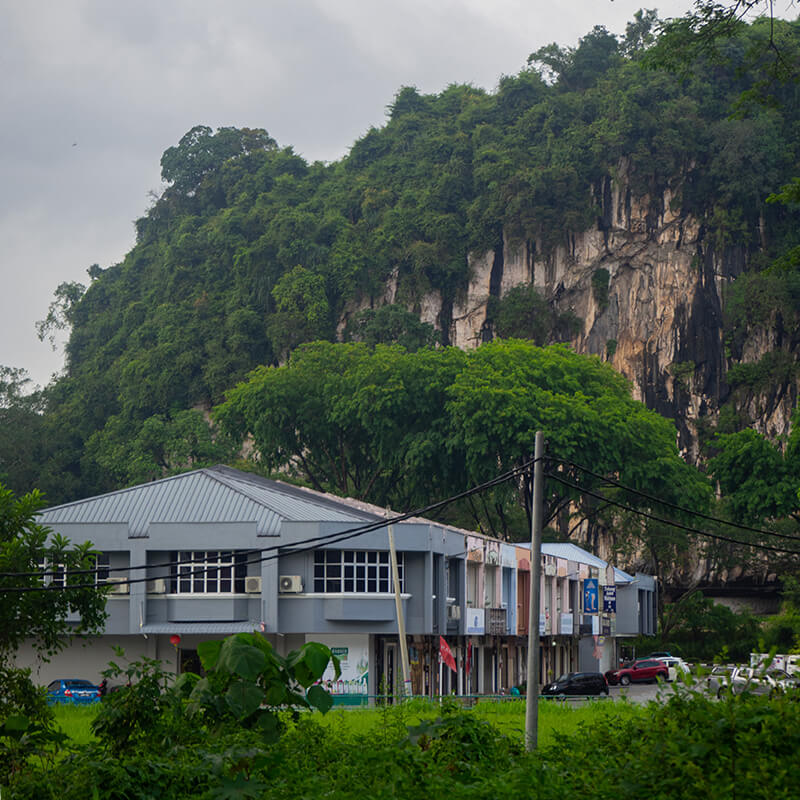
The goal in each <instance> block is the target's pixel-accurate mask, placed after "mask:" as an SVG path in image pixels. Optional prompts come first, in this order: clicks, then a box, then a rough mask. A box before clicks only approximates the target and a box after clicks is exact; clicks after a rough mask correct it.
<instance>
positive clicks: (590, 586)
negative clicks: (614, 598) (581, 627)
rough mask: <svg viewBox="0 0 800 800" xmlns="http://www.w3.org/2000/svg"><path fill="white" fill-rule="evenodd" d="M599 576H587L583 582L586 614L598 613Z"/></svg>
mask: <svg viewBox="0 0 800 800" xmlns="http://www.w3.org/2000/svg"><path fill="white" fill-rule="evenodd" d="M597 597H598V584H597V578H587V579H586V580H585V581H584V582H583V611H584V613H585V614H597V613H598V611H599V610H600V608H599V606H598V599H597Z"/></svg>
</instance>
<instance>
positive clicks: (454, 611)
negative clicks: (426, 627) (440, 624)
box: [447, 606, 461, 620]
mask: <svg viewBox="0 0 800 800" xmlns="http://www.w3.org/2000/svg"><path fill="white" fill-rule="evenodd" d="M447 619H452V620H457V619H461V606H447Z"/></svg>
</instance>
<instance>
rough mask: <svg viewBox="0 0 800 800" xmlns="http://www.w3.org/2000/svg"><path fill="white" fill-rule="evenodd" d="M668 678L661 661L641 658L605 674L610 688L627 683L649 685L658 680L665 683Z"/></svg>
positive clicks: (665, 668)
mask: <svg viewBox="0 0 800 800" xmlns="http://www.w3.org/2000/svg"><path fill="white" fill-rule="evenodd" d="M668 678H669V670H668V669H667V667H666V665H665V664H664V662H663V661H659V660H658V659H656V658H642V659H639V660H638V661H634V662H633V663H632V664H629V665H628V666H626V667H623V668H622V669H618V670H615V671H612V672H607V673H606V679H607V680H608V682H609V683H610V684H611V685H612V686H615V685H616V684H618V683H619V684H621V685H622V686H627V685H628V684H629V683H649V682H655V681H657V680H659V679H661V680H664V681H665V680H667V679H668Z"/></svg>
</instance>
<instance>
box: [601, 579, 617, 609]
mask: <svg viewBox="0 0 800 800" xmlns="http://www.w3.org/2000/svg"><path fill="white" fill-rule="evenodd" d="M603 612H604V613H605V614H616V613H617V587H616V586H604V587H603Z"/></svg>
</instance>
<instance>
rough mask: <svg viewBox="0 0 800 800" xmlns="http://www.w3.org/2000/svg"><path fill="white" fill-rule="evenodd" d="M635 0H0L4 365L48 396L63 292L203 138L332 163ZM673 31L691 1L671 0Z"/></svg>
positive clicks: (108, 250) (619, 23) (668, 11)
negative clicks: (187, 145)
mask: <svg viewBox="0 0 800 800" xmlns="http://www.w3.org/2000/svg"><path fill="white" fill-rule="evenodd" d="M641 5H642V4H641V3H639V2H628V1H627V0H615V1H614V2H612V0H548V1H547V2H545V0H402V2H399V1H398V0H392V2H385V1H384V0H316V2H315V1H314V0H226V1H225V2H222V1H221V0H218V2H211V1H210V0H135V2H134V0H127V2H125V0H121V1H120V2H113V3H112V2H108V0H48V2H44V0H25V2H20V0H0V69H2V75H3V80H2V82H1V83H0V109H2V112H1V113H2V125H0V189H1V191H0V269H2V278H3V280H2V291H1V292H0V326H2V327H1V328H0V364H3V365H6V366H13V367H22V368H24V369H26V370H27V371H28V373H29V374H30V376H31V378H32V379H33V380H34V381H35V382H36V383H38V384H41V385H43V384H45V383H47V382H48V381H49V380H50V377H51V375H52V374H53V373H55V372H57V371H59V370H60V369H61V368H62V367H63V352H62V349H61V348H59V349H58V350H57V351H56V352H53V350H52V349H51V348H50V345H49V344H48V343H47V342H40V341H39V340H38V339H37V337H36V331H35V327H34V325H35V322H36V321H37V320H40V319H43V318H44V317H45V316H46V315H47V309H48V305H49V303H50V300H51V299H52V296H53V292H54V290H55V289H56V287H57V286H58V285H59V283H61V282H62V281H76V280H77V281H80V282H82V283H88V276H87V275H86V270H87V268H88V267H89V266H90V265H91V264H94V263H98V264H100V266H101V267H107V266H110V265H111V264H115V263H118V262H119V261H121V260H122V258H123V257H124V256H125V254H126V252H127V251H128V250H129V249H130V248H131V246H132V245H133V241H134V230H133V221H134V220H135V219H136V218H137V217H139V216H141V215H142V214H143V212H144V211H145V210H146V208H147V207H148V205H149V202H150V201H149V199H148V193H150V192H153V191H154V192H158V191H159V190H160V188H161V184H160V177H159V175H160V167H159V160H160V158H161V154H162V152H163V151H164V150H165V149H166V148H167V147H170V146H172V145H174V144H176V143H177V142H178V140H179V139H180V138H181V136H182V135H183V134H184V133H185V132H186V131H188V130H189V129H190V128H192V127H193V126H194V125H198V124H204V125H209V126H211V127H213V128H216V127H219V126H222V125H233V126H237V127H256V128H265V129H266V130H267V131H268V132H269V134H270V135H271V136H272V137H273V138H274V139H276V140H277V141H278V143H279V144H280V145H281V146H287V145H291V146H292V147H294V149H295V150H296V151H297V152H298V153H300V154H301V155H303V156H304V157H305V158H306V159H308V160H316V159H320V160H323V161H334V160H337V159H339V158H341V157H342V156H344V155H345V154H346V153H347V151H348V150H349V148H350V146H351V145H352V143H353V142H354V141H355V140H356V139H357V138H358V137H360V136H361V135H362V134H364V133H365V132H366V131H367V130H368V129H369V127H370V126H372V125H381V124H382V123H383V121H384V119H385V112H386V106H387V105H388V104H390V103H391V102H392V98H393V96H394V94H395V92H396V91H397V90H398V89H399V88H400V87H401V86H411V85H413V86H416V87H417V88H418V89H419V90H420V91H423V92H439V91H441V90H442V89H444V88H445V87H446V86H447V85H448V84H450V83H472V84H474V85H476V86H480V87H483V88H485V89H489V90H492V89H494V88H495V87H496V85H497V81H498V78H499V77H500V76H501V75H503V74H514V73H516V72H518V71H519V70H520V69H521V68H522V67H523V66H524V65H525V60H526V58H527V56H528V55H529V54H530V53H531V52H532V51H534V50H536V49H537V48H539V47H541V46H542V45H544V44H547V43H549V42H552V41H556V42H558V43H559V44H562V45H574V44H576V43H577V40H578V38H579V37H580V36H582V35H584V34H585V33H587V32H588V31H589V30H591V28H592V27H593V26H594V25H605V26H606V27H607V28H608V29H609V30H610V31H612V32H614V33H621V32H622V31H623V30H624V28H625V23H626V22H627V21H628V20H630V19H631V18H632V16H633V14H634V12H635V11H636V10H637V9H638V8H640V7H641ZM645 5H647V6H650V5H656V6H657V7H658V9H659V12H660V15H661V16H662V17H669V16H680V15H682V14H683V13H684V12H685V11H686V10H687V9H688V8H689V7H690V5H691V2H690V0H663V1H662V2H660V3H658V4H655V3H653V4H651V3H648V4H645Z"/></svg>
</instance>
